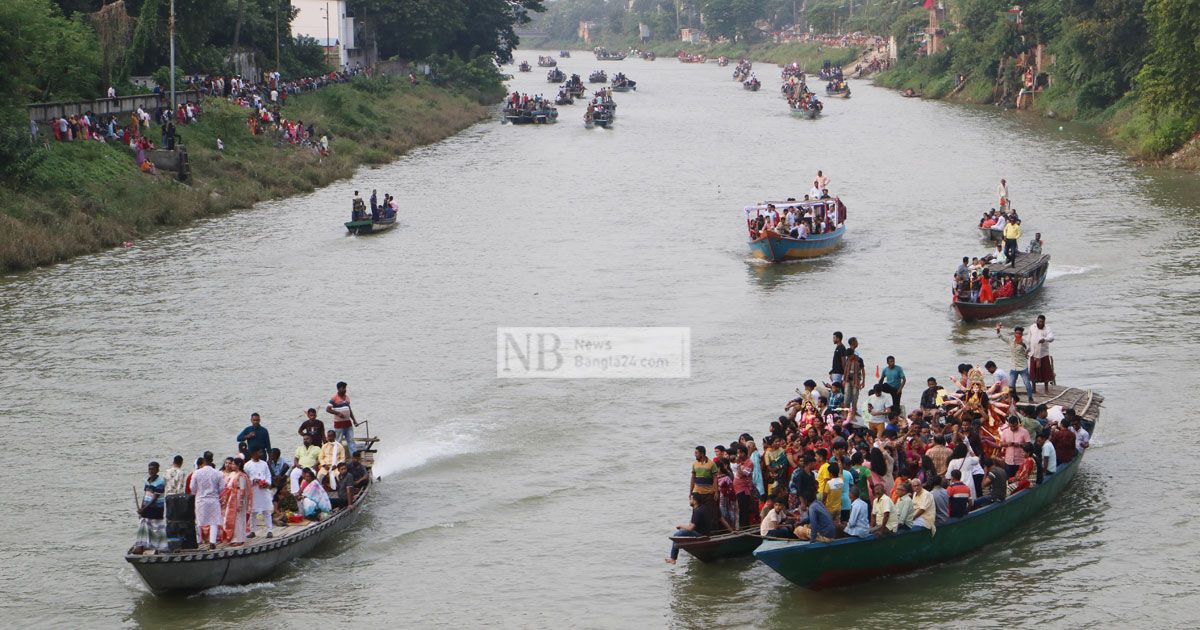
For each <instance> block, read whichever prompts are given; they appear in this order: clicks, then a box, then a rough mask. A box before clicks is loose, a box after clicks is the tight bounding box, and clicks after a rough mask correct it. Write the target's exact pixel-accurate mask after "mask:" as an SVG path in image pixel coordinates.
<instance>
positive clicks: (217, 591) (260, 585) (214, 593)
mask: <svg viewBox="0 0 1200 630" xmlns="http://www.w3.org/2000/svg"><path fill="white" fill-rule="evenodd" d="M272 588H275V583H274V582H255V583H253V584H241V585H238V586H214V587H212V588H208V589H204V590H203V591H200V592H199V593H196V594H194V595H191V597H231V596H237V595H245V594H247V593H254V592H256V591H265V590H268V589H272Z"/></svg>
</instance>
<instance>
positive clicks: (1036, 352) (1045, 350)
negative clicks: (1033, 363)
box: [1025, 320, 1054, 359]
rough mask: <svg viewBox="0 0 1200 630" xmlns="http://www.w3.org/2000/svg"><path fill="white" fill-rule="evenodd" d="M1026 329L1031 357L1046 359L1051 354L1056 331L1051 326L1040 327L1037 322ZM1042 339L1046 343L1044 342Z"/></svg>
mask: <svg viewBox="0 0 1200 630" xmlns="http://www.w3.org/2000/svg"><path fill="white" fill-rule="evenodd" d="M1043 321H1044V320H1043ZM1025 330H1026V331H1027V334H1028V335H1029V358H1031V359H1044V358H1046V357H1048V356H1050V342H1052V341H1054V331H1052V330H1050V329H1049V328H1038V327H1037V324H1034V325H1033V326H1032V327H1030V328H1026V329H1025ZM1042 341H1045V342H1046V343H1042Z"/></svg>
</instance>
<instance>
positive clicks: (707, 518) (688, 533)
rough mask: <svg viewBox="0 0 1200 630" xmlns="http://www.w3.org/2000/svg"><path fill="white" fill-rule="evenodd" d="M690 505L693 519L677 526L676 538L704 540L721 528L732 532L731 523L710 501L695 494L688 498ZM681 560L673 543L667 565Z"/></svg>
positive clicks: (676, 546) (677, 547) (677, 548)
mask: <svg viewBox="0 0 1200 630" xmlns="http://www.w3.org/2000/svg"><path fill="white" fill-rule="evenodd" d="M688 503H689V504H690V505H691V506H692V519H691V521H689V522H687V523H682V524H679V525H676V526H675V533H674V534H673V536H674V537H675V538H684V537H687V538H703V537H704V536H709V535H711V534H712V533H713V532H715V531H717V530H718V528H719V527H724V528H725V529H728V530H732V529H733V528H732V527H730V526H729V523H728V522H727V521H726V520H725V519H724V518H723V517H722V516H721V514H720V513H719V512H718V510H717V506H716V505H715V504H713V503H711V502H709V501H705V500H704V497H703V496H701V495H700V493H698V492H693V493H691V495H689V496H688ZM678 560H679V546H678V545H676V544H675V543H671V557H669V558H667V564H675V563H676V562H677V561H678Z"/></svg>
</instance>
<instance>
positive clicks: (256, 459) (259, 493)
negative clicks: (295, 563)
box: [243, 451, 275, 538]
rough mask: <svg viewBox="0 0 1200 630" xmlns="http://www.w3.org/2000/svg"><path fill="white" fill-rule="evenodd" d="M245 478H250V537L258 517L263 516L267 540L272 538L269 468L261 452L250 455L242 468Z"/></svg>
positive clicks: (272, 524) (273, 534)
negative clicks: (265, 523)
mask: <svg viewBox="0 0 1200 630" xmlns="http://www.w3.org/2000/svg"><path fill="white" fill-rule="evenodd" d="M243 470H245V471H246V476H248V477H250V535H251V536H253V535H254V530H255V529H257V528H258V523H257V520H258V515H259V514H262V515H263V520H265V521H266V522H267V538H273V537H274V536H275V533H274V523H272V522H271V515H272V513H273V512H274V511H275V509H274V505H273V502H272V500H271V490H272V488H271V467H270V466H269V465H268V464H267V462H264V461H263V460H262V451H254V452H253V453H251V454H250V461H248V462H246V465H245V466H244V467H243Z"/></svg>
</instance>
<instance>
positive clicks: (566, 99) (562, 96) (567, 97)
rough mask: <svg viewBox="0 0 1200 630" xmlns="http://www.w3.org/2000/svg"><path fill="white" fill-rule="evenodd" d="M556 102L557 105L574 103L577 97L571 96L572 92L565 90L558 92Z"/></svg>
mask: <svg viewBox="0 0 1200 630" xmlns="http://www.w3.org/2000/svg"><path fill="white" fill-rule="evenodd" d="M554 104H555V105H574V104H575V97H573V96H571V93H570V92H569V91H567V90H563V91H561V92H559V93H558V96H556V97H554Z"/></svg>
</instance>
